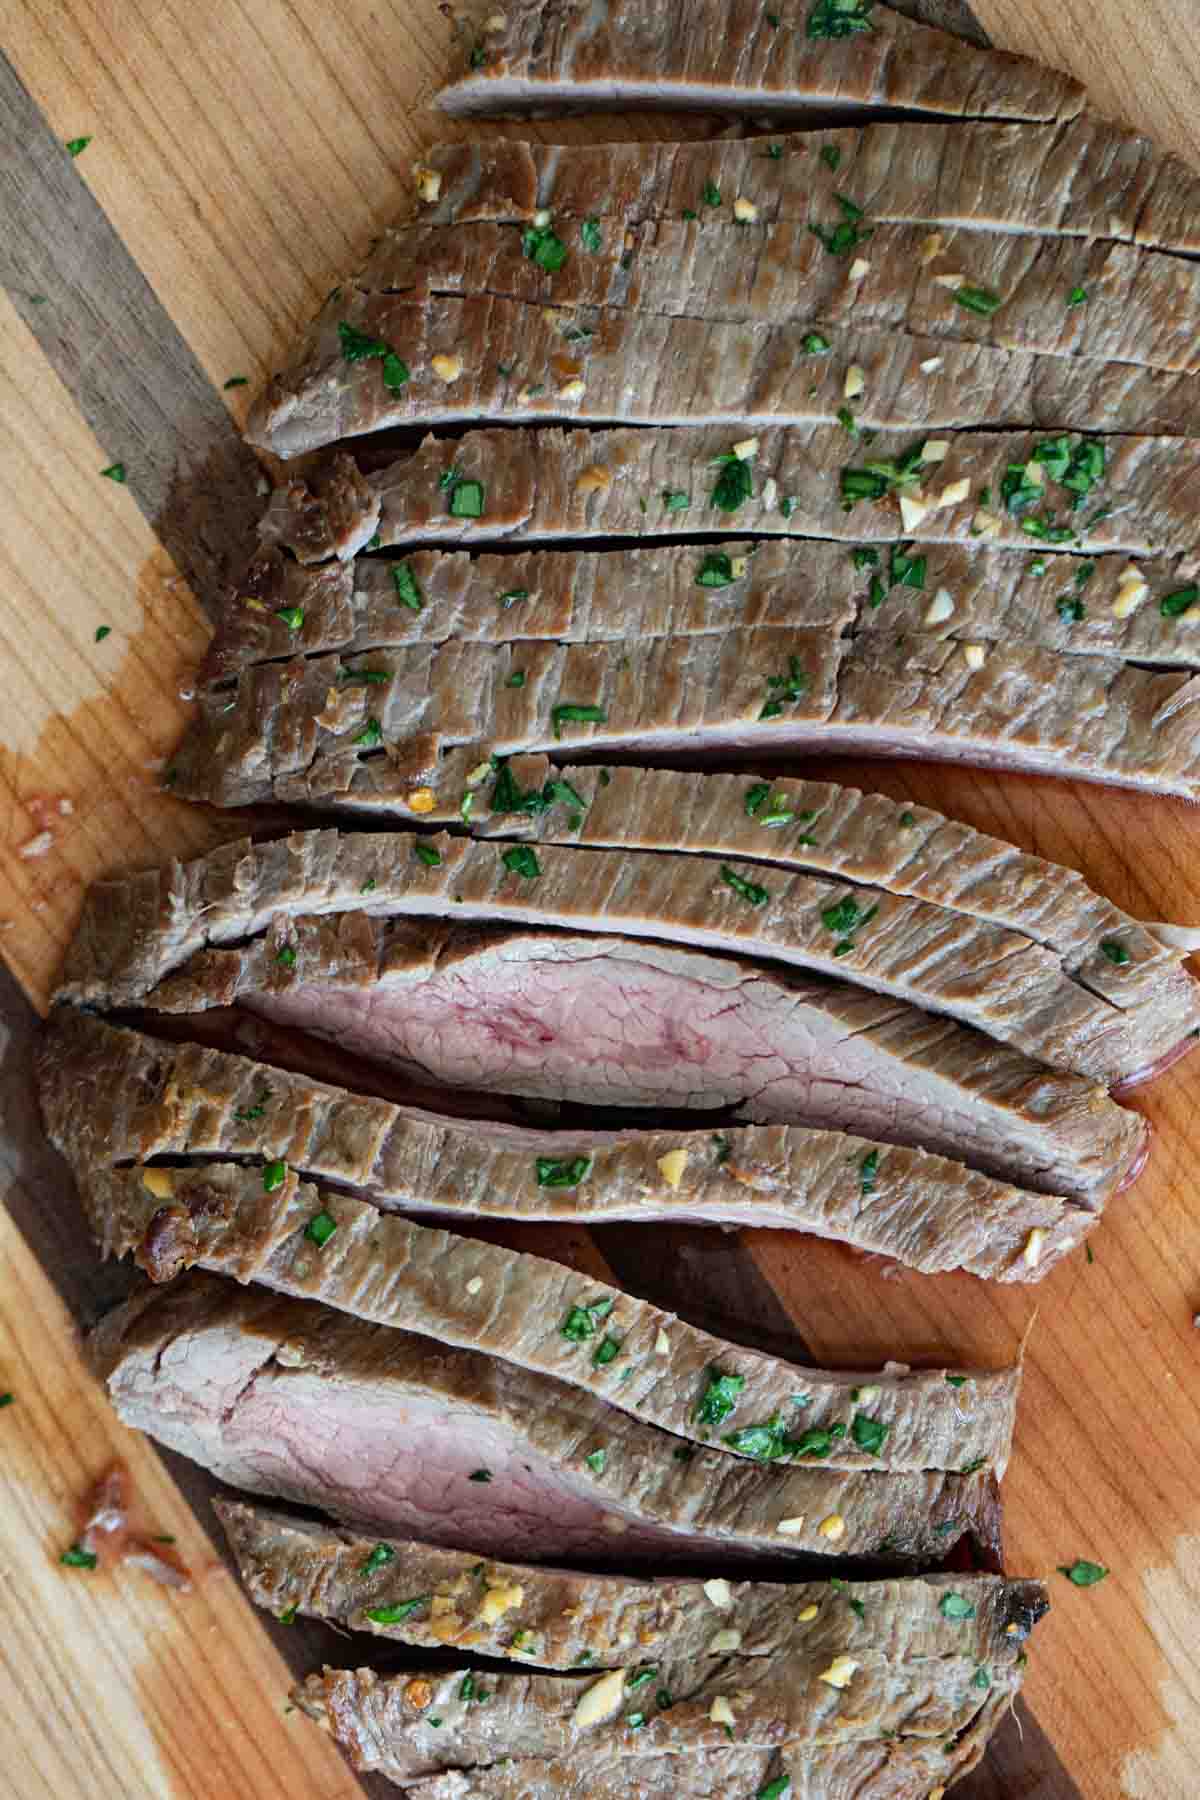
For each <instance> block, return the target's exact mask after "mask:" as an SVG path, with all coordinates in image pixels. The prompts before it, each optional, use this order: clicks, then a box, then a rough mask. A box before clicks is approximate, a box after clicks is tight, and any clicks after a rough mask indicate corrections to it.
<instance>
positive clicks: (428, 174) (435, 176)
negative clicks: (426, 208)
mask: <svg viewBox="0 0 1200 1800" xmlns="http://www.w3.org/2000/svg"><path fill="white" fill-rule="evenodd" d="M412 173H413V180H414V181H415V182H416V184H417V198H418V199H419V200H424V201H426V202H427V203H428V204H429V205H430V206H432V204H433V202H434V201H435V200H436V199H438V198H439V196H440V195H441V191H442V178H441V175H440V174H439V173H438V171H437V170H436V169H427V168H426V167H425V166H424V164H423V163H414V164H413V167H412Z"/></svg>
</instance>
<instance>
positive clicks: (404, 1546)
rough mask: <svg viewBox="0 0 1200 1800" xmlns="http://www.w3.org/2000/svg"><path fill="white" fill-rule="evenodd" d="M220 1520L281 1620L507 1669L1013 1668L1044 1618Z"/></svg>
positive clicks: (262, 1510)
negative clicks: (950, 1658) (595, 1568)
mask: <svg viewBox="0 0 1200 1800" xmlns="http://www.w3.org/2000/svg"><path fill="white" fill-rule="evenodd" d="M214 1509H215V1511H216V1514H217V1517H218V1518H219V1519H220V1521H221V1524H222V1527H223V1528H224V1531H225V1535H226V1537H227V1538H228V1540H229V1545H230V1548H231V1550H232V1551H233V1554H234V1557H235V1558H236V1561H237V1566H238V1573H239V1575H240V1576H241V1579H242V1583H243V1585H244V1586H245V1588H246V1591H247V1593H248V1594H249V1596H250V1598H251V1599H252V1600H253V1601H254V1603H255V1604H256V1605H257V1606H261V1607H263V1608H264V1609H265V1610H266V1611H268V1612H271V1613H274V1614H275V1615H276V1616H278V1615H279V1614H280V1613H290V1612H293V1611H295V1612H299V1613H304V1614H308V1615H311V1616H314V1617H316V1618H321V1619H326V1620H329V1621H330V1622H332V1623H333V1624H336V1625H341V1626H344V1627H345V1628H347V1629H348V1630H352V1631H364V1632H368V1633H370V1634H372V1635H374V1636H376V1637H382V1638H389V1639H391V1640H393V1641H396V1642H401V1643H404V1644H410V1645H415V1646H417V1647H418V1648H424V1649H436V1648H442V1649H447V1648H449V1649H457V1650H459V1651H460V1652H469V1653H470V1654H471V1655H473V1656H494V1657H511V1658H514V1659H519V1661H520V1662H521V1663H522V1664H523V1665H528V1666H531V1667H534V1668H547V1669H563V1670H567V1669H572V1668H576V1667H578V1668H580V1669H582V1668H583V1667H584V1666H587V1667H588V1668H594V1669H617V1668H625V1667H629V1666H630V1665H634V1666H637V1665H642V1666H646V1665H648V1664H650V1663H653V1662H655V1661H656V1659H658V1658H662V1657H670V1658H671V1659H672V1660H673V1661H675V1662H677V1663H678V1662H680V1661H682V1660H683V1659H688V1658H698V1657H705V1656H710V1657H714V1656H721V1657H722V1658H724V1659H726V1661H725V1663H724V1667H725V1668H727V1669H728V1668H732V1667H735V1666H737V1665H738V1664H741V1663H743V1662H745V1661H746V1660H747V1659H751V1660H756V1659H760V1658H765V1657H772V1658H775V1659H778V1658H780V1657H781V1656H783V1655H789V1656H790V1655H792V1654H796V1655H798V1656H802V1657H803V1658H804V1659H805V1661H806V1663H811V1664H818V1663H819V1666H820V1667H821V1668H824V1667H826V1666H827V1665H828V1664H829V1662H830V1661H831V1660H832V1658H833V1657H834V1656H837V1655H853V1654H854V1651H855V1649H856V1648H857V1647H858V1646H859V1645H860V1644H862V1643H869V1644H870V1646H871V1649H872V1651H873V1652H874V1653H876V1654H880V1655H882V1656H885V1657H887V1658H888V1659H890V1660H898V1659H900V1658H903V1657H921V1658H929V1657H935V1656H938V1655H941V1654H943V1653H946V1652H947V1651H948V1652H950V1653H952V1654H955V1655H961V1654H964V1653H967V1654H972V1653H974V1654H975V1655H976V1656H977V1660H978V1661H979V1662H982V1663H985V1664H988V1665H989V1666H990V1664H991V1663H992V1661H993V1660H996V1661H998V1662H999V1663H1001V1665H1011V1664H1012V1663H1013V1661H1014V1659H1015V1658H1016V1657H1017V1655H1018V1653H1019V1646H1020V1645H1021V1644H1022V1643H1023V1642H1024V1641H1025V1640H1026V1639H1027V1638H1028V1636H1029V1632H1030V1628H1031V1626H1032V1625H1033V1624H1034V1623H1035V1622H1036V1620H1037V1618H1038V1617H1039V1615H1040V1614H1041V1612H1042V1611H1043V1610H1044V1609H1045V1607H1046V1605H1047V1603H1048V1602H1047V1596H1046V1593H1045V1590H1044V1589H1043V1588H1042V1587H1041V1585H1040V1584H1039V1583H1037V1582H1029V1581H1005V1580H1004V1579H1002V1578H1000V1577H998V1576H994V1575H969V1576H964V1575H929V1576H923V1577H921V1578H919V1579H910V1580H892V1581H871V1582H861V1583H854V1584H851V1583H848V1582H838V1584H837V1586H836V1587H833V1586H831V1585H830V1584H829V1583H828V1582H825V1581H812V1582H804V1583H788V1584H783V1583H778V1582H767V1581H729V1580H727V1579H725V1578H724V1577H716V1578H710V1579H709V1580H703V1579H701V1578H699V1577H695V1578H691V1579H682V1578H679V1579H673V1578H669V1577H665V1578H662V1579H660V1580H657V1581H651V1580H647V1579H646V1578H645V1577H644V1576H630V1575H625V1574H621V1573H619V1572H609V1573H605V1574H595V1573H592V1574H582V1573H579V1572H578V1571H575V1570H570V1569H563V1568H553V1567H551V1568H547V1567H544V1566H538V1565H534V1564H530V1563H506V1562H495V1561H492V1560H490V1559H486V1560H483V1561H481V1560H480V1558H479V1557H478V1556H477V1555H476V1553H475V1552H474V1551H473V1550H459V1551H452V1550H443V1549H439V1548H437V1547H436V1546H434V1545H431V1544H423V1543H420V1542H417V1541H414V1540H412V1539H400V1540H398V1539H394V1538H393V1539H387V1540H384V1541H383V1542H380V1541H379V1540H377V1539H375V1538H372V1537H369V1536H367V1537H364V1536H363V1535H362V1534H361V1533H357V1532H353V1531H348V1530H346V1529H344V1528H340V1527H337V1526H333V1525H326V1524H321V1523H315V1522H313V1521H310V1520H302V1519H298V1518H294V1517H293V1516H292V1515H290V1514H288V1513H286V1512H279V1511H274V1510H272V1509H269V1508H266V1507H261V1506H250V1505H246V1504H245V1503H243V1502H239V1501H229V1500H218V1501H215V1502H214ZM948 1592H949V1593H959V1594H961V1595H962V1597H963V1599H964V1600H965V1601H966V1603H967V1604H968V1605H969V1606H970V1607H971V1608H972V1609H973V1611H972V1614H971V1621H970V1623H969V1625H967V1626H965V1627H964V1625H963V1623H962V1622H961V1621H960V1622H959V1624H958V1626H957V1627H956V1628H954V1629H951V1628H950V1627H949V1625H948V1622H947V1621H946V1618H945V1615H944V1614H943V1613H942V1612H941V1610H940V1605H939V1602H940V1600H941V1599H942V1597H943V1596H944V1595H945V1594H946V1593H948ZM414 1597H415V1599H416V1604H414ZM860 1608H865V1609H866V1612H865V1613H864V1612H863V1611H860ZM867 1614H869V1624H866V1617H867ZM864 1626H865V1628H864ZM964 1631H965V1633H966V1635H965V1637H964ZM715 1666H716V1665H715V1664H714V1665H710V1667H715ZM640 1685H642V1686H644V1685H646V1684H645V1683H642V1684H640ZM635 1691H636V1690H635Z"/></svg>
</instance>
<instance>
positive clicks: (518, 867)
mask: <svg viewBox="0 0 1200 1800" xmlns="http://www.w3.org/2000/svg"><path fill="white" fill-rule="evenodd" d="M500 861H501V862H502V863H503V864H504V866H505V868H506V869H507V870H508V871H509V873H510V875H523V876H524V877H525V879H526V881H536V880H537V878H538V876H539V875H540V874H541V872H542V865H541V863H540V862H539V861H538V859H537V852H536V850H535V849H534V848H533V846H532V844H514V845H513V847H512V849H511V850H506V851H505V852H504V854H503V855H502V856H501V858H500Z"/></svg>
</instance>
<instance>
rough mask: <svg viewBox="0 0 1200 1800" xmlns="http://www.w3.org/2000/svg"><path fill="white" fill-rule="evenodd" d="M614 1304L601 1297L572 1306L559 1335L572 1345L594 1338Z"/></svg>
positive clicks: (546, 1183) (553, 1184)
mask: <svg viewBox="0 0 1200 1800" xmlns="http://www.w3.org/2000/svg"><path fill="white" fill-rule="evenodd" d="M540 1185H541V1186H543V1187H547V1186H559V1185H561V1186H565V1185H570V1186H572V1187H573V1186H575V1185H576V1184H575V1183H574V1182H572V1183H570V1184H567V1183H549V1182H542V1183H540ZM614 1304H615V1302H614V1300H613V1299H612V1297H611V1296H609V1297H608V1298H604V1297H603V1296H602V1297H601V1298H600V1299H599V1300H587V1301H585V1302H584V1303H583V1305H582V1306H580V1305H575V1306H572V1307H571V1309H570V1311H569V1312H568V1313H567V1316H566V1318H565V1319H564V1320H563V1322H562V1324H561V1325H560V1326H559V1328H558V1329H559V1332H560V1334H561V1335H562V1336H563V1337H565V1338H566V1339H567V1340H568V1342H570V1343H572V1344H582V1343H585V1342H586V1341H587V1339H588V1338H590V1337H595V1335H596V1333H597V1331H598V1330H599V1329H600V1321H601V1320H602V1319H607V1317H608V1315H609V1313H610V1312H611V1311H612V1309H613V1306H614Z"/></svg>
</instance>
